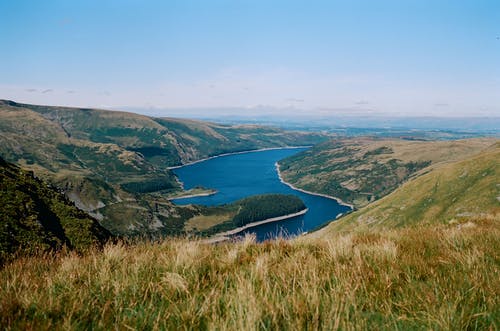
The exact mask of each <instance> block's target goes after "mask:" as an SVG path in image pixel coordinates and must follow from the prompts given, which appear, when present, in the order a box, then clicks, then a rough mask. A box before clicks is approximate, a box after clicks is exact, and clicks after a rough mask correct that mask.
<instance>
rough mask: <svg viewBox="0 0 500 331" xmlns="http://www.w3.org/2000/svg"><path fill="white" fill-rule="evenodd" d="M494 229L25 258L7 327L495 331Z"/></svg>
mask: <svg viewBox="0 0 500 331" xmlns="http://www.w3.org/2000/svg"><path fill="white" fill-rule="evenodd" d="M499 221H500V219H499V215H498V214H497V215H490V216H488V217H486V216H485V217H482V218H476V219H469V220H467V221H464V222H462V223H460V224H447V225H443V224H441V225H416V226H413V227H409V228H404V229H393V230H386V231H377V230H373V231H370V232H352V233H349V234H336V235H335V234H334V235H332V236H330V237H328V238H310V237H307V236H306V237H301V238H298V239H296V240H293V241H271V242H266V243H263V244H256V243H254V241H253V240H252V238H250V237H248V238H246V240H244V241H243V242H241V243H236V244H230V243H227V244H219V245H204V244H203V243H201V242H200V241H188V240H183V239H169V240H165V241H163V242H161V243H137V244H128V245H127V244H123V243H118V244H109V245H107V246H105V248H104V250H103V251H98V250H95V251H90V252H88V253H86V254H83V255H77V254H75V253H71V252H62V253H60V254H59V255H57V256H56V257H54V256H48V255H47V256H40V257H29V258H19V259H17V260H15V261H13V262H11V263H10V264H8V265H5V266H4V267H3V268H2V269H1V270H0V326H1V327H2V329H38V330H43V329H45V330H49V329H50V330H57V329H103V330H108V329H218V330H255V329H264V330H276V329H281V330H294V329H299V330H304V329H326V330H335V329H368V330H374V329H375V330H376V329H402V330H408V329H445V330H465V329H473V330H476V329H482V330H488V329H490V330H495V329H498V328H499V327H500V277H498V275H499V272H500V270H499V269H500V267H499V266H500V225H499V224H500V222H499Z"/></svg>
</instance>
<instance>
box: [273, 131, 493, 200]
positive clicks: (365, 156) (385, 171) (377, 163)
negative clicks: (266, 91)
mask: <svg viewBox="0 0 500 331" xmlns="http://www.w3.org/2000/svg"><path fill="white" fill-rule="evenodd" d="M496 141H497V140H495V139H493V138H490V139H486V138H483V139H466V140H453V141H413V140H403V139H376V138H369V137H358V138H348V139H338V140H331V141H328V142H324V143H321V144H318V145H316V146H314V147H313V148H311V149H309V150H307V151H304V152H302V153H299V154H296V155H293V156H291V157H289V158H286V159H284V160H281V161H280V162H279V167H280V171H281V175H282V177H283V179H284V180H285V181H287V182H289V183H291V184H293V185H294V186H296V187H299V188H301V189H305V190H308V191H312V192H318V193H323V194H328V195H332V196H335V197H339V198H340V199H342V200H343V201H345V202H348V203H351V204H353V205H354V206H355V207H357V208H360V207H363V206H365V205H367V204H369V203H370V202H373V201H375V200H377V199H380V198H381V197H383V196H385V195H387V194H389V193H390V192H392V191H393V190H395V189H396V188H397V187H399V186H400V185H401V184H402V183H404V182H405V181H407V180H408V179H410V178H412V177H417V176H419V175H421V174H423V173H425V172H428V171H430V170H431V169H433V167H434V166H436V165H438V164H441V163H443V162H453V161H457V160H463V159H466V158H468V157H471V156H473V155H474V154H477V153H479V152H481V151H482V150H485V149H487V148H488V147H490V146H491V145H492V144H494V143H495V142H496Z"/></svg>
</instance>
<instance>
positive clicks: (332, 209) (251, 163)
mask: <svg viewBox="0 0 500 331" xmlns="http://www.w3.org/2000/svg"><path fill="white" fill-rule="evenodd" d="M305 149H306V148H301V149H298V148H293V149H292V148H290V149H288V148H287V149H275V150H267V151H258V152H251V153H244V154H234V155H227V156H221V157H218V158H213V159H209V160H206V161H202V162H199V163H195V164H191V165H187V166H184V167H181V168H177V169H175V170H174V173H175V174H176V175H177V176H178V177H179V179H180V180H181V181H182V182H183V183H184V188H185V189H191V188H193V187H196V186H203V187H206V188H211V189H215V190H217V193H216V194H214V195H211V196H206V197H194V198H186V199H176V200H173V202H175V203H176V204H178V205H187V204H198V205H205V206H213V205H222V204H227V203H231V202H233V201H236V200H239V199H242V198H245V197H248V196H251V195H255V194H263V193H284V194H294V195H296V196H298V197H300V198H301V199H302V201H304V203H305V205H306V206H307V208H308V209H309V210H308V212H307V213H306V214H305V215H301V216H297V217H294V218H289V219H286V220H283V221H278V222H273V223H267V224H263V225H259V226H256V227H253V228H250V229H247V230H245V231H243V232H240V233H239V234H238V235H242V234H244V233H255V234H256V236H257V240H259V241H262V240H266V239H270V238H275V237H277V236H280V235H286V236H290V235H298V234H300V233H302V232H304V231H310V230H312V229H314V228H317V227H318V226H320V225H322V224H324V223H326V222H328V221H330V220H333V219H335V218H336V217H337V215H338V214H340V213H345V212H347V211H349V210H350V208H349V207H347V206H344V205H341V204H339V203H337V201H335V200H332V199H329V198H325V197H321V196H317V195H312V194H307V193H303V192H300V191H296V190H294V189H292V188H290V187H288V186H287V185H285V184H283V183H281V182H280V180H279V178H278V173H277V172H276V168H275V163H276V162H277V161H279V160H281V159H283V158H286V157H288V156H291V155H293V154H296V153H298V152H300V151H303V150H305Z"/></svg>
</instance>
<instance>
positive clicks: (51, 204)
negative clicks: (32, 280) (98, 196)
mask: <svg viewBox="0 0 500 331" xmlns="http://www.w3.org/2000/svg"><path fill="white" fill-rule="evenodd" d="M0 203H1V213H0V262H1V261H2V260H3V259H5V258H7V257H8V256H9V255H11V254H13V253H15V252H17V251H21V252H24V253H35V252H43V251H46V250H48V249H57V248H61V247H62V246H64V245H65V246H67V247H69V248H74V249H77V250H80V251H82V250H84V249H86V248H90V247H92V246H94V245H96V244H103V243H104V242H105V241H106V240H107V239H109V238H110V237H111V234H110V232H109V231H107V230H106V229H104V228H103V227H102V226H100V225H99V223H98V222H97V220H95V219H93V218H91V217H89V216H88V215H87V213H85V212H83V211H81V210H79V209H78V208H76V207H75V206H74V204H73V203H71V202H70V201H69V200H68V199H67V198H66V197H65V196H64V195H63V194H61V193H60V192H59V191H57V190H56V189H55V188H53V187H51V186H50V185H48V184H47V183H45V182H43V181H41V180H39V179H37V178H35V177H34V176H33V174H32V173H30V172H26V171H23V170H21V169H20V168H19V167H17V166H15V165H13V164H10V163H7V162H5V161H4V160H3V159H2V158H0Z"/></svg>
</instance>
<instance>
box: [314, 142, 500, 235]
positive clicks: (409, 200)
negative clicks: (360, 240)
mask: <svg viewBox="0 0 500 331" xmlns="http://www.w3.org/2000/svg"><path fill="white" fill-rule="evenodd" d="M499 215H500V143H498V142H497V143H496V144H495V145H493V146H491V147H490V148H488V149H486V150H485V151H483V152H481V153H480V154H478V155H475V156H472V157H469V158H467V159H466V160H462V161H455V162H451V163H443V164H440V165H437V166H436V167H434V168H433V169H431V170H430V171H429V172H428V173H426V174H424V175H422V176H420V177H417V178H415V179H413V180H410V181H408V182H407V183H405V184H404V185H403V186H402V187H400V188H398V189H397V190H396V191H394V192H393V193H391V194H389V195H388V196H386V197H384V198H382V199H380V200H379V201H376V202H374V203H373V204H370V205H368V206H366V207H364V208H362V209H360V210H359V211H356V212H354V213H352V214H350V215H347V216H345V217H343V218H341V219H340V220H339V221H336V222H333V223H331V224H330V225H329V226H328V227H326V228H325V229H323V230H322V232H323V233H328V232H332V231H341V230H342V231H348V230H360V229H366V228H376V229H383V228H386V229H389V228H396V227H402V226H408V225H416V224H434V223H454V222H460V223H462V222H463V221H464V220H467V219H469V218H476V219H477V218H481V217H484V216H493V217H496V218H497V219H498V216H499Z"/></svg>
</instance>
